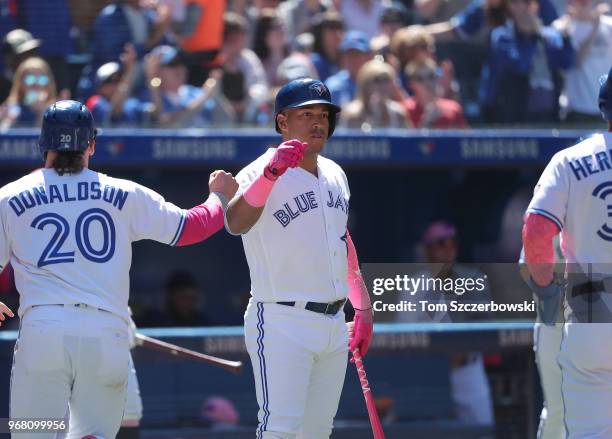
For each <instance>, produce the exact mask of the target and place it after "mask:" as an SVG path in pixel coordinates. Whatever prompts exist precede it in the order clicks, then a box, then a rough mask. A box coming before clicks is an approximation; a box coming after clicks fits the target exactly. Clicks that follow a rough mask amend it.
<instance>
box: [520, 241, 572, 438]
mask: <svg viewBox="0 0 612 439" xmlns="http://www.w3.org/2000/svg"><path fill="white" fill-rule="evenodd" d="M558 238H559V235H557V236H555V238H554V240H553V245H554V249H555V253H554V254H555V266H556V267H558V266H560V265H563V262H564V260H563V253H562V252H561V247H560V242H559V239H558ZM524 262H525V251H524V249H522V250H521V256H520V258H519V264H520V269H521V276H522V277H523V279H525V280H527V279H528V276H529V271H528V270H527V267H526V266H525V265H524ZM552 306H556V307H557V310H556V311H557V313H556V314H558V318H557V321H556V322H554V324H548V325H547V324H545V323H542V321H543V319H544V318H545V316H546V315H547V314H548V310H544V309H540V307H538V317H537V321H536V323H535V324H534V325H533V351H534V353H535V362H536V365H537V367H538V373H539V375H540V385H541V387H542V393H543V395H544V406H543V407H542V411H541V412H540V423H539V424H538V431H537V436H536V437H537V439H563V438H565V423H564V421H563V414H564V411H565V408H564V407H563V396H562V394H561V368H560V367H559V363H558V362H557V357H558V355H559V350H560V349H561V340H562V337H563V321H564V316H563V314H562V312H561V310H562V309H563V303H562V302H558V303H557V302H553V303H552Z"/></svg>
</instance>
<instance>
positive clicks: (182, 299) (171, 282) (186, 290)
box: [138, 271, 211, 327]
mask: <svg viewBox="0 0 612 439" xmlns="http://www.w3.org/2000/svg"><path fill="white" fill-rule="evenodd" d="M164 294H165V304H164V307H163V309H162V310H155V311H152V312H150V313H149V314H148V315H146V316H144V317H143V320H142V322H139V324H138V326H157V327H173V326H176V327H187V326H210V325H211V321H210V319H209V318H208V316H206V315H205V314H204V313H203V312H202V311H201V306H202V302H203V295H202V292H201V290H200V286H199V285H198V281H197V280H196V278H195V277H194V276H193V274H191V273H190V272H188V271H174V272H172V273H170V275H169V276H168V279H167V281H166V289H165V291H164Z"/></svg>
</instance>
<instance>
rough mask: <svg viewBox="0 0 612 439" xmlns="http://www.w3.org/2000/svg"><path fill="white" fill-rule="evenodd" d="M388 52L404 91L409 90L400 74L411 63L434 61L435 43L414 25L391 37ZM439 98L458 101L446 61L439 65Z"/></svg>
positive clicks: (427, 33) (450, 64) (450, 65)
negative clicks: (394, 61)
mask: <svg viewBox="0 0 612 439" xmlns="http://www.w3.org/2000/svg"><path fill="white" fill-rule="evenodd" d="M389 50H390V52H391V54H392V55H393V57H395V58H396V59H397V64H398V66H397V67H396V68H397V69H398V75H399V76H400V80H401V82H402V85H403V86H404V89H405V90H406V91H408V90H409V88H408V84H406V79H407V78H406V77H405V76H404V75H403V74H402V72H404V71H405V69H406V66H407V65H408V64H409V63H411V62H417V63H418V62H422V61H425V60H427V59H430V60H433V61H436V62H437V60H436V43H435V40H434V39H433V37H432V36H431V34H430V33H429V31H428V30H427V28H426V27H425V26H420V25H414V26H408V27H404V28H402V29H399V30H398V31H397V32H395V35H393V39H392V40H391V46H390V47H389ZM440 69H441V70H440V73H441V77H440V86H441V95H440V96H441V97H443V98H446V99H454V100H458V98H459V85H458V83H457V81H456V80H455V71H454V67H453V64H452V63H451V62H450V61H448V60H445V61H442V62H441V63H440Z"/></svg>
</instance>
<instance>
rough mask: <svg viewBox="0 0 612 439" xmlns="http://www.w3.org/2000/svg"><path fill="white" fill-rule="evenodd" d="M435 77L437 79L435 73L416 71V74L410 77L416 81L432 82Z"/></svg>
mask: <svg viewBox="0 0 612 439" xmlns="http://www.w3.org/2000/svg"><path fill="white" fill-rule="evenodd" d="M436 79H438V75H436V74H435V73H433V72H432V73H417V74H416V75H414V76H413V77H412V80H413V81H418V82H433V81H435V80H436Z"/></svg>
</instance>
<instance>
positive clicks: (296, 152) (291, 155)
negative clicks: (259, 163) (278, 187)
mask: <svg viewBox="0 0 612 439" xmlns="http://www.w3.org/2000/svg"><path fill="white" fill-rule="evenodd" d="M306 148H308V144H307V143H303V142H300V141H299V140H297V139H292V140H287V141H286V142H283V143H281V144H280V145H278V147H277V148H276V151H275V152H274V155H273V156H272V158H271V159H270V162H269V163H268V166H266V168H265V169H264V177H266V178H267V179H268V180H271V181H276V179H277V178H278V177H280V176H281V175H283V174H284V173H285V171H287V169H289V168H295V167H296V166H298V165H299V164H300V162H301V161H302V159H303V158H304V151H306Z"/></svg>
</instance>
